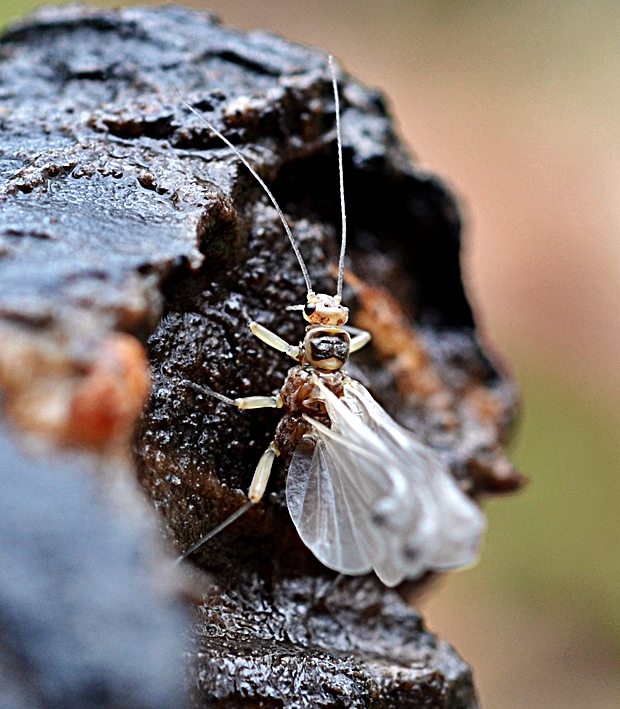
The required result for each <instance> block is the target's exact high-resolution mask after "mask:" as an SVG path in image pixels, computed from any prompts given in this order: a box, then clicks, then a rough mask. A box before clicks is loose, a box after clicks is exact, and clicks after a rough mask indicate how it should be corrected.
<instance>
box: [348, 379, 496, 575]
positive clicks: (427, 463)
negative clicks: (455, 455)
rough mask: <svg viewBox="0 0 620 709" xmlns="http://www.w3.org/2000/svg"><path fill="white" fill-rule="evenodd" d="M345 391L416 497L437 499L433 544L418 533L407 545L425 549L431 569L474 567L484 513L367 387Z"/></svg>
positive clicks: (354, 386)
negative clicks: (394, 458) (398, 465)
mask: <svg viewBox="0 0 620 709" xmlns="http://www.w3.org/2000/svg"><path fill="white" fill-rule="evenodd" d="M345 392H346V395H347V397H351V398H354V399H355V400H356V403H357V405H358V406H359V409H360V411H361V416H362V418H363V420H364V422H365V423H366V424H367V425H368V427H369V428H371V429H372V430H373V431H374V432H375V433H376V434H377V435H378V436H379V437H380V438H381V439H382V440H383V441H384V442H385V443H386V445H387V447H388V448H389V449H390V450H391V451H393V453H394V454H395V455H397V456H398V458H399V459H400V461H401V464H402V465H403V466H405V469H406V470H407V471H408V473H409V476H410V479H411V482H412V484H413V485H414V486H415V488H416V492H418V493H421V492H422V491H424V496H425V497H426V498H427V503H428V498H432V500H433V504H430V505H429V511H430V510H431V509H432V510H434V512H433V513H434V514H435V515H437V520H438V524H437V525H434V527H435V529H434V531H433V536H434V541H433V544H430V543H429V541H430V540H425V539H424V536H423V535H421V534H415V533H414V534H413V536H411V537H410V538H409V540H408V545H409V547H412V548H415V547H416V546H423V547H424V549H425V551H426V553H425V556H426V560H427V564H428V568H433V569H451V568H457V567H459V566H464V565H466V564H470V563H472V562H473V561H474V560H475V558H476V554H477V552H478V547H479V545H480V540H481V538H482V534H483V532H484V529H485V526H486V523H485V519H484V515H483V514H482V512H481V511H480V509H479V508H478V507H477V505H476V504H475V503H474V502H473V501H472V500H471V499H470V498H469V497H467V496H466V495H465V494H464V493H463V492H462V490H461V489H460V488H459V487H458V485H457V484H456V482H455V480H454V478H453V477H452V476H451V475H450V473H449V472H448V471H447V469H446V468H445V466H444V465H442V463H441V462H440V461H439V459H438V458H437V456H436V455H435V454H434V452H433V451H432V450H431V449H430V448H429V447H428V446H426V445H425V444H424V443H422V442H421V441H420V440H419V439H418V438H416V436H414V435H413V434H412V433H411V432H410V431H408V430H407V429H405V428H403V427H402V426H400V425H399V424H397V423H396V421H394V420H393V419H392V418H391V417H390V416H389V415H388V414H387V413H386V412H385V411H384V410H383V409H382V408H381V406H379V404H377V402H376V401H375V400H374V399H373V398H372V396H371V395H370V393H369V392H368V390H367V389H366V388H365V387H363V386H362V385H361V384H360V383H359V382H355V381H351V382H350V383H349V384H347V386H346V387H345ZM428 526H429V527H430V526H433V525H428ZM420 531H421V530H420ZM421 551H422V550H421Z"/></svg>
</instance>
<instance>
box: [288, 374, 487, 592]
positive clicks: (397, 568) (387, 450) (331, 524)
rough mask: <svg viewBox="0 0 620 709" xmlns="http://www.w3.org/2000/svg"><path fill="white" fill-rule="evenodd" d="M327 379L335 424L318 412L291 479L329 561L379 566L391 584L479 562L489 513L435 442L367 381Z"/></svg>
mask: <svg viewBox="0 0 620 709" xmlns="http://www.w3.org/2000/svg"><path fill="white" fill-rule="evenodd" d="M320 386H321V391H322V392H323V395H324V399H325V404H326V407H327V410H328V413H329V416H330V419H331V422H332V428H331V429H328V428H326V427H324V426H322V425H321V424H319V423H317V422H316V421H311V420H310V419H308V420H309V421H310V422H311V423H312V425H313V429H314V431H313V433H314V437H313V438H314V440H313V442H311V441H309V440H308V439H307V438H306V439H304V442H302V444H301V445H300V446H299V447H298V449H297V451H296V452H295V455H294V456H293V459H292V462H291V466H290V468H289V473H288V479H287V502H288V507H289V510H290V512H291V517H292V518H293V521H294V523H295V525H296V527H297V529H298V531H299V534H300V536H301V538H302V540H303V541H304V543H305V544H306V545H307V546H308V547H309V548H310V549H311V550H312V551H313V552H314V554H315V555H316V556H317V558H318V559H319V560H320V561H321V562H322V563H324V564H325V565H326V566H329V567H330V568H333V569H335V570H337V571H340V572H341V573H347V574H360V573H365V572H367V571H369V570H370V569H371V568H372V569H374V570H375V572H376V573H377V575H378V576H379V578H381V580H382V581H383V582H384V583H386V584H387V585H389V586H394V585H396V584H397V583H399V582H400V581H402V580H403V578H407V577H409V578H415V577H417V576H419V575H421V574H422V573H424V572H425V571H426V570H427V569H444V568H453V567H456V566H461V565H463V564H465V563H469V562H471V561H472V560H473V558H474V556H475V553H476V549H477V546H478V542H479V539H480V536H481V533H482V529H483V528H484V519H483V517H482V515H481V513H480V512H479V510H478V509H477V507H476V506H475V505H474V504H473V503H472V502H471V501H470V500H469V499H468V498H467V497H466V496H465V495H464V494H463V493H462V492H461V491H460V490H459V489H458V487H457V485H456V483H455V482H454V480H453V479H452V477H451V476H450V475H449V473H448V472H447V471H446V470H445V469H444V468H443V466H442V465H441V464H440V462H439V461H438V460H437V458H436V456H435V455H434V454H433V453H432V451H431V450H430V449H429V448H428V447H427V446H425V445H424V444H423V443H421V442H420V441H418V440H417V439H416V438H415V437H414V436H413V435H412V434H411V433H410V432H408V431H406V429H404V428H402V427H400V426H399V425H398V424H397V423H396V422H395V421H393V420H392V419H391V418H390V417H389V416H388V414H386V413H385V412H384V411H383V409H381V407H379V405H378V404H377V403H376V402H375V401H374V400H373V399H372V397H371V396H370V394H369V393H368V392H367V391H366V389H364V388H363V387H362V386H361V385H359V384H357V383H355V384H354V385H353V386H351V387H349V386H348V385H347V387H346V388H345V397H343V399H338V398H336V397H335V396H334V395H333V394H332V393H331V392H329V391H328V390H327V389H326V388H325V387H323V386H322V385H320ZM354 412H355V413H354Z"/></svg>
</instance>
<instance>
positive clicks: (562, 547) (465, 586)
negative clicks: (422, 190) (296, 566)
mask: <svg viewBox="0 0 620 709" xmlns="http://www.w3.org/2000/svg"><path fill="white" fill-rule="evenodd" d="M100 4H101V5H106V6H108V7H109V6H112V5H113V4H112V3H100ZM187 4H189V5H191V6H192V7H195V8H203V9H212V10H214V11H215V12H216V13H217V14H219V15H220V17H221V18H222V20H224V21H225V22H227V23H229V24H233V25H236V26H238V27H240V28H243V29H253V28H267V29H271V30H274V31H276V32H278V33H280V34H282V35H284V36H286V37H288V38H289V39H293V40H298V41H300V42H304V43H307V44H313V45H318V46H321V47H323V48H324V49H326V50H329V51H330V52H332V53H333V54H335V55H336V56H337V57H338V59H339V60H340V61H341V62H342V63H343V64H344V66H345V68H346V69H347V70H348V71H350V72H351V73H353V74H355V75H356V76H358V77H360V78H361V79H362V80H364V81H365V82H366V83H368V84H371V85H374V86H378V87H380V88H381V89H382V90H383V91H384V92H385V94H386V95H387V96H388V98H389V100H390V103H391V107H392V112H393V114H394V116H395V117H396V120H397V124H398V125H399V127H400V132H401V134H402V135H403V137H404V138H405V140H406V142H407V143H408V144H409V145H410V146H411V147H412V149H413V150H414V152H415V153H416V155H417V156H418V158H419V160H420V161H421V162H422V163H423V164H424V165H425V166H427V167H429V168H431V169H432V170H434V171H436V172H437V173H438V174H440V175H442V176H443V177H444V178H445V179H446V180H447V181H448V183H449V184H450V185H451V186H452V188H453V189H454V190H455V191H456V193H457V194H458V195H459V196H460V197H461V203H462V206H463V209H464V214H465V217H466V232H465V249H464V254H463V267H464V271H465V274H466V278H467V284H468V289H469V295H470V298H471V299H472V300H473V302H474V303H475V305H476V309H477V314H478V320H479V322H481V323H482V325H483V327H484V331H485V333H486V335H487V337H488V339H489V341H490V342H492V343H493V344H494V345H495V346H496V347H497V349H498V350H499V351H500V352H502V353H503V354H504V355H505V356H506V357H507V358H508V360H509V361H510V362H511V363H512V367H513V369H514V371H515V372H516V374H517V377H518V379H519V381H520V383H521V386H522V390H523V397H524V402H525V407H524V416H523V419H522V421H521V425H520V429H519V431H518V435H517V437H516V441H515V445H514V450H513V456H514V459H515V460H516V462H517V464H518V466H519V467H520V469H521V470H522V471H523V472H524V473H526V474H527V475H529V476H531V479H532V482H531V485H530V487H529V488H528V489H527V490H526V491H525V492H524V493H522V494H521V495H520V496H518V497H515V498H512V499H510V500H506V499H504V500H497V501H493V502H491V503H490V504H489V505H488V507H487V510H488V513H489V532H488V536H487V541H486V548H485V550H484V554H483V558H482V561H481V563H480V564H479V565H478V566H477V567H476V568H475V569H472V570H469V571H465V572H463V573H460V574H456V575H454V576H452V577H450V578H449V579H447V580H445V581H444V582H443V585H442V586H441V587H440V588H439V589H438V590H436V591H435V593H434V594H431V595H430V596H429V598H428V599H426V600H425V601H424V603H423V608H424V610H425V613H426V616H427V619H428V623H429V625H430V627H431V628H432V629H434V630H436V631H437V632H439V633H440V634H441V635H442V636H443V637H445V638H447V639H449V640H450V641H451V642H452V643H453V644H454V645H456V647H457V648H458V649H459V650H460V652H461V653H462V655H463V656H464V657H465V658H466V659H467V660H469V661H470V662H471V663H472V664H473V666H474V668H475V670H476V675H477V683H478V686H479V689H480V693H481V697H482V702H483V705H484V706H485V707H486V708H487V709H577V708H578V707H579V708H582V707H583V708H585V707H588V708H590V707H592V708H595V709H611V708H612V707H613V708H614V709H618V708H619V707H620V671H619V668H618V664H619V663H618V660H619V659H620V520H619V517H620V403H619V401H618V400H619V397H620V361H619V357H618V355H619V353H620V308H619V307H618V306H619V304H620V3H618V2H617V0H565V1H564V2H549V1H548V0H542V1H541V0H523V1H522V2H519V3H515V2H508V0H504V1H502V0H478V2H473V1H472V0H451V2H447V1H446V0H331V1H330V0H312V1H309V0H263V1H262V2H252V1H250V0H208V1H207V0H204V1H202V0H194V1H193V2H188V3H187ZM35 5H36V3H34V2H32V1H31V0H0V22H2V23H5V22H7V21H8V20H9V19H10V18H11V17H16V16H19V15H21V14H23V13H25V12H26V11H28V10H31V9H33V8H34V7H35Z"/></svg>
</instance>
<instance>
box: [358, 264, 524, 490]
mask: <svg viewBox="0 0 620 709" xmlns="http://www.w3.org/2000/svg"><path fill="white" fill-rule="evenodd" d="M345 280H346V281H347V283H348V284H349V285H351V286H353V288H355V291H356V295H357V298H358V301H359V304H360V307H359V310H358V312H357V315H356V319H355V324H356V326H357V327H361V328H363V329H364V330H368V331H369V332H370V333H371V334H372V337H373V339H372V344H373V347H374V349H375V350H376V352H378V354H379V355H380V357H381V358H382V359H383V360H384V365H385V366H386V367H387V368H388V369H389V370H390V371H391V372H392V373H393V374H394V376H395V378H396V383H397V385H398V390H399V392H400V393H401V395H402V396H403V398H404V399H409V400H410V401H413V402H414V403H415V405H416V406H419V407H421V408H422V409H423V410H424V411H425V412H427V414H428V415H429V416H428V418H429V420H433V421H434V422H435V424H436V425H438V426H441V428H442V430H444V431H451V432H454V433H456V434H458V435H459V436H460V439H461V443H462V448H463V449H464V450H466V451H468V459H467V470H468V472H469V474H470V476H471V481H472V484H471V486H470V488H469V492H470V493H471V494H474V495H477V494H479V493H498V492H512V491H514V490H517V489H519V488H520V487H521V486H522V485H523V484H524V483H525V481H526V479H525V478H524V477H523V476H522V475H520V474H519V473H518V472H517V471H516V470H515V468H514V466H513V465H512V463H511V462H510V461H509V460H508V458H507V457H506V455H505V453H504V451H503V448H502V443H504V442H505V439H506V437H507V433H508V429H509V424H510V421H511V419H512V415H513V413H514V412H513V411H512V409H511V407H510V406H507V403H506V398H505V396H503V395H502V393H498V392H497V391H495V390H493V389H491V388H488V387H487V386H485V384H484V382H482V381H478V380H476V379H472V380H471V382H470V383H469V384H468V385H467V386H466V387H465V388H464V389H463V390H462V391H454V390H452V389H450V388H449V387H448V386H447V385H446V384H445V383H444V382H443V381H442V380H441V378H440V376H439V374H438V372H437V370H436V367H435V365H434V363H433V362H432V361H431V359H430V358H429V356H428V354H427V353H426V351H425V350H424V348H423V346H422V343H421V342H420V339H419V337H418V335H417V333H416V330H415V328H414V327H413V326H412V325H411V324H410V322H409V320H408V319H407V317H406V316H405V315H404V313H403V312H402V310H401V308H400V305H399V304H398V301H397V300H396V299H395V298H394V297H393V296H392V295H390V294H389V293H387V292H386V291H384V290H383V289H381V288H376V287H372V286H368V285H366V284H365V283H363V282H362V281H361V280H360V279H359V278H357V277H356V276H355V275H354V274H352V273H351V272H350V271H347V272H345ZM463 421H467V424H466V427H465V426H464V424H463ZM464 428H466V429H467V430H464ZM459 429H463V430H460V431H459Z"/></svg>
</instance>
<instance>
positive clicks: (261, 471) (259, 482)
mask: <svg viewBox="0 0 620 709" xmlns="http://www.w3.org/2000/svg"><path fill="white" fill-rule="evenodd" d="M279 455H280V450H279V448H278V446H277V445H276V443H275V441H274V442H273V443H271V445H270V446H269V448H267V450H266V451H265V452H264V453H263V454H262V455H261V457H260V460H259V461H258V465H257V466H256V470H255V472H254V477H253V478H252V482H251V484H250V489H249V491H248V498H249V499H248V501H247V502H246V503H245V504H244V505H241V507H240V508H239V509H238V510H236V511H235V512H233V513H232V514H231V515H230V517H227V518H226V519H225V520H224V521H223V522H221V523H220V524H218V525H217V527H214V528H213V529H212V530H211V531H210V532H208V533H207V534H205V536H204V537H202V538H200V539H199V540H198V541H197V542H196V543H195V544H192V546H191V547H190V548H189V549H188V550H187V551H186V552H185V553H184V554H182V555H181V556H180V557H179V558H178V559H177V560H176V562H175V563H176V564H178V563H180V562H181V561H183V559H187V557H188V556H190V554H193V553H194V552H195V551H196V549H199V548H200V547H201V546H202V545H203V544H206V543H207V542H208V541H209V540H210V539H213V537H215V536H216V535H217V534H219V533H220V532H221V531H222V530H224V529H226V527H228V525H230V524H232V523H233V522H234V521H235V520H237V519H239V517H241V515H243V514H245V513H246V512H247V511H248V510H249V509H250V508H251V507H254V505H256V504H257V503H258V502H260V501H261V500H262V499H263V495H264V494H265V489H266V487H267V483H268V482H269V477H270V475H271V470H272V468H273V461H274V460H275V459H276V457H277V456H279Z"/></svg>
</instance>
